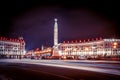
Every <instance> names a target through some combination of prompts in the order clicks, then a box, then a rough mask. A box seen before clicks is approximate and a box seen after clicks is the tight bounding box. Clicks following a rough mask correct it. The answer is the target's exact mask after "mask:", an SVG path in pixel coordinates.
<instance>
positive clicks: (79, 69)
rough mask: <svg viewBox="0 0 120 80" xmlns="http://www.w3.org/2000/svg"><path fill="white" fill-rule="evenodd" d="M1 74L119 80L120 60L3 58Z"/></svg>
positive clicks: (34, 79)
mask: <svg viewBox="0 0 120 80" xmlns="http://www.w3.org/2000/svg"><path fill="white" fill-rule="evenodd" d="M0 74H1V77H2V78H3V77H5V76H6V75H8V76H9V77H10V78H11V80H28V79H29V80H92V79H93V80H96V79H97V80H119V79H120V62H119V61H93V60H92V61H89V60H31V59H21V60H20V59H1V60H0ZM15 76H16V77H15Z"/></svg>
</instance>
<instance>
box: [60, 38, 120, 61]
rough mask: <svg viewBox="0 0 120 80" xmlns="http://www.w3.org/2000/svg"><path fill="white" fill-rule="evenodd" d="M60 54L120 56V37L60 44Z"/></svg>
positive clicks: (75, 57)
mask: <svg viewBox="0 0 120 80" xmlns="http://www.w3.org/2000/svg"><path fill="white" fill-rule="evenodd" d="M58 54H59V55H60V56H62V57H63V58H73V59H80V58H81V59H82V58H103V57H104V58H107V57H119V58H120V39H101V38H100V39H96V40H91V41H90V40H87V41H85V40H84V41H82V42H81V41H79V42H77V41H76V42H73V41H72V42H70V41H67V42H63V43H59V44H58Z"/></svg>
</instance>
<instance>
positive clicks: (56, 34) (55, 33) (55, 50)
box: [52, 18, 59, 56]
mask: <svg viewBox="0 0 120 80" xmlns="http://www.w3.org/2000/svg"><path fill="white" fill-rule="evenodd" d="M54 21H55V23H54V46H53V54H52V56H59V54H58V23H57V18H55V19H54Z"/></svg>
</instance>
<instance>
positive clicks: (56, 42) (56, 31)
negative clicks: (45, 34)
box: [54, 18, 58, 46]
mask: <svg viewBox="0 0 120 80" xmlns="http://www.w3.org/2000/svg"><path fill="white" fill-rule="evenodd" d="M54 21H55V24H54V46H56V45H57V44H58V24H57V18H55V19H54Z"/></svg>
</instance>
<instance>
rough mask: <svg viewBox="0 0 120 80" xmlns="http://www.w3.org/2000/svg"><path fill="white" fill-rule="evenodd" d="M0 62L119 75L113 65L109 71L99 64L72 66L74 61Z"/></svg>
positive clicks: (7, 60) (28, 60)
mask: <svg viewBox="0 0 120 80" xmlns="http://www.w3.org/2000/svg"><path fill="white" fill-rule="evenodd" d="M0 62H10V63H25V64H36V65H45V66H53V67H62V68H70V69H78V70H87V71H94V72H100V73H107V74H114V75H120V66H117V69H119V70H117V69H116V66H114V64H112V68H114V69H109V68H110V67H108V66H109V65H108V64H106V65H104V67H106V68H100V65H99V64H91V65H96V66H95V67H92V66H91V65H90V64H89V65H88V64H87V65H86V64H82V63H76V64H74V61H72V62H73V63H69V62H70V61H64V60H30V59H21V60H19V59H6V60H0ZM75 62H76V61H75ZM79 62H80V61H79ZM84 62H85V61H84ZM86 62H89V61H86ZM95 62H96V61H95ZM103 62H104V61H103ZM112 63H113V62H112ZM115 63H116V62H115ZM81 64H82V66H81ZM118 64H119V62H118Z"/></svg>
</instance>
